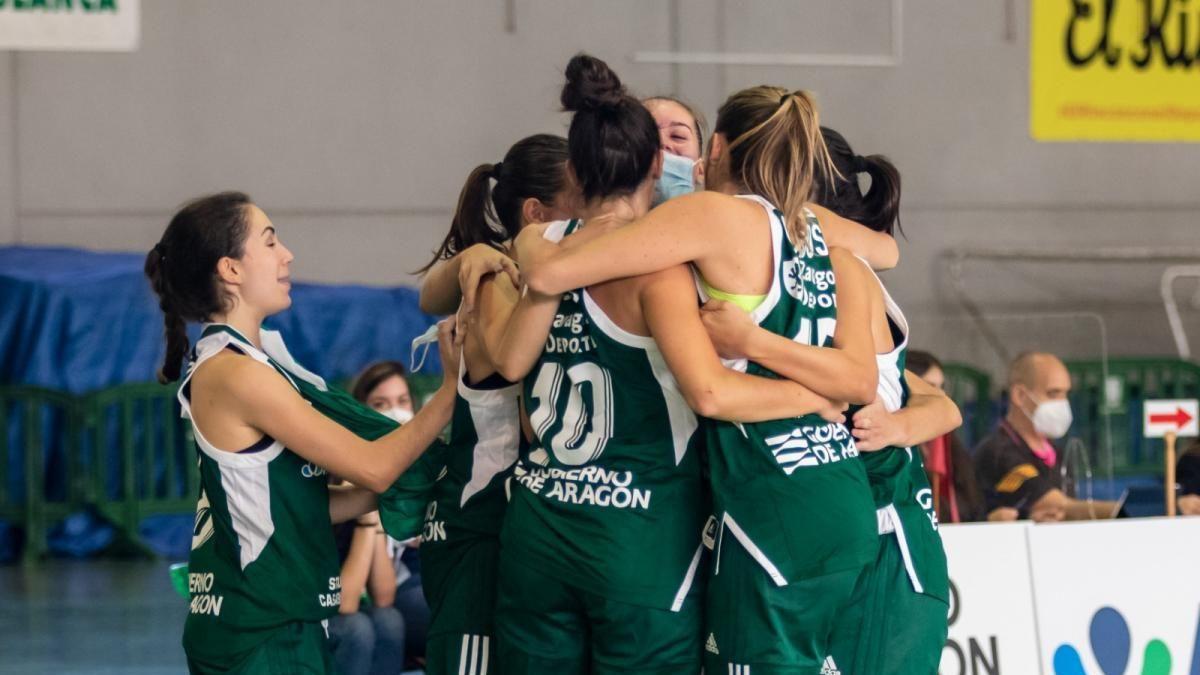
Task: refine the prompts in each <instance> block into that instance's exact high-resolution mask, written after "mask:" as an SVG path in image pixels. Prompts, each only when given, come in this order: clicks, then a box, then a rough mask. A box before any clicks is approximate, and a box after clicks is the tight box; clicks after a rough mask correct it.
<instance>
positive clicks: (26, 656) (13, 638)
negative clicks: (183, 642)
mask: <svg viewBox="0 0 1200 675" xmlns="http://www.w3.org/2000/svg"><path fill="white" fill-rule="evenodd" d="M185 611H186V606H185V604H184V601H183V600H182V599H181V598H180V597H179V596H178V595H176V594H175V591H174V590H172V588H171V582H170V579H168V578H167V564H166V563H164V562H146V561H136V560H131V561H112V560H106V561H66V560H48V561H44V562H42V563H40V564H38V566H37V567H34V568H25V567H22V566H21V565H19V564H18V565H6V566H3V567H0V673H4V674H8V673H14V674H15V673H21V674H22V675H34V674H41V673H47V674H49V673H54V674H55V675H76V674H80V675H81V674H83V673H88V674H89V675H118V674H122V675H125V674H127V675H152V674H153V675H158V674H159V673H164V674H165V673H172V674H174V673H186V672H187V668H186V666H185V665H184V660H183V648H182V647H181V646H180V643H179V640H180V637H181V636H182V634H183V619H184V616H185Z"/></svg>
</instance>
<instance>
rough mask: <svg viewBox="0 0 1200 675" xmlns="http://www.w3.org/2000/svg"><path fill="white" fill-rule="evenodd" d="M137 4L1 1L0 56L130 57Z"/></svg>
mask: <svg viewBox="0 0 1200 675" xmlns="http://www.w3.org/2000/svg"><path fill="white" fill-rule="evenodd" d="M140 9H141V8H140V7H139V0H0V50H6V49H20V50H26V49H29V50H68V51H69V50H80V51H133V50H135V49H137V47H138V40H139V38H140V28H141V19H140V16H139V14H140V12H139V10H140Z"/></svg>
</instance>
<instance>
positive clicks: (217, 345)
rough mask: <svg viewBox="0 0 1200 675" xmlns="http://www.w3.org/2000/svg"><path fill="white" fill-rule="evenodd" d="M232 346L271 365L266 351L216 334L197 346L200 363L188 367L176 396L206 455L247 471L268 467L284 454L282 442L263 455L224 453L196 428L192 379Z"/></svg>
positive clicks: (221, 464) (229, 451)
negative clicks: (190, 387)
mask: <svg viewBox="0 0 1200 675" xmlns="http://www.w3.org/2000/svg"><path fill="white" fill-rule="evenodd" d="M231 344H232V345H235V346H236V347H237V348H238V349H240V350H242V351H243V353H245V354H246V355H247V356H250V357H251V358H253V359H255V360H256V361H260V362H262V363H264V364H266V363H267V360H266V357H265V355H263V354H262V352H259V351H258V350H256V349H254V348H253V347H252V346H250V345H247V344H245V343H244V342H242V341H241V340H238V339H237V338H235V337H233V336H232V335H230V334H229V333H216V334H214V335H209V336H208V337H205V338H201V339H200V341H199V342H197V343H196V360H195V361H193V362H192V364H191V366H189V367H188V371H187V374H186V375H185V376H184V378H183V382H181V383H180V385H179V393H178V394H177V396H176V398H178V399H179V407H180V413H179V414H180V416H181V417H183V418H185V419H187V420H188V421H189V422H191V425H192V433H193V435H195V437H196V445H198V446H200V450H201V451H202V452H204V454H205V455H208V457H209V458H210V459H212V460H213V461H214V462H216V463H217V464H218V465H220V466H223V467H228V468H233V469H247V468H251V467H256V466H265V465H266V464H267V463H268V462H270V461H271V460H273V459H275V458H276V457H278V456H279V454H280V453H281V452H283V444H282V443H280V442H279V441H274V442H273V443H271V445H269V446H267V448H266V449H264V450H262V451H259V452H247V453H242V452H236V451H231V450H222V449H220V448H218V447H217V446H215V445H213V444H212V443H209V442H208V439H207V438H205V437H204V434H203V433H202V432H201V431H200V427H199V426H197V425H196V420H195V419H193V418H192V405H191V401H190V400H189V399H188V396H187V395H186V390H187V385H188V383H190V382H191V380H192V376H193V375H195V374H196V371H197V370H198V369H199V368H200V366H201V365H203V364H204V362H205V361H207V360H209V359H211V358H212V357H214V356H216V355H217V354H220V353H221V351H223V350H224V349H225V347H227V346H229V345H231ZM259 356H262V358H259ZM293 385H294V383H293Z"/></svg>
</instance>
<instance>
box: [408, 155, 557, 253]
mask: <svg viewBox="0 0 1200 675" xmlns="http://www.w3.org/2000/svg"><path fill="white" fill-rule="evenodd" d="M566 162H567V139H565V138H563V137H562V136H554V135H551V134H536V135H533V136H529V137H528V138H522V139H521V140H519V141H517V142H516V143H515V144H514V145H513V146H512V147H511V148H509V149H508V152H507V153H505V155H504V159H503V161H500V162H497V163H496V164H480V165H479V166H477V167H475V170H474V171H472V172H471V174H470V175H469V176H467V182H466V184H465V185H463V189H462V192H460V193H459V195H458V208H457V209H456V210H455V211H454V220H452V221H451V222H450V232H449V233H448V234H447V235H446V238H445V239H443V240H442V244H441V246H439V247H438V250H437V252H436V253H434V255H433V259H432V260H430V261H429V263H428V264H426V265H425V266H424V267H422V268H421V269H419V270H417V274H421V273H424V272H427V271H429V268H431V267H433V266H434V265H436V264H437V262H438V261H439V260H445V259H447V258H453V257H454V255H455V254H456V253H458V252H459V251H463V250H466V249H468V248H470V247H471V246H474V245H475V244H488V245H490V246H496V247H499V246H500V245H501V244H503V243H504V242H505V241H508V240H509V239H512V238H513V237H516V236H517V233H518V232H520V231H521V206H522V205H523V204H524V202H525V200H526V199H528V198H530V197H534V198H536V199H538V200H540V201H542V202H545V203H550V202H552V201H553V200H554V197H555V196H557V195H558V193H560V192H562V189H563V186H564V185H565V184H566V173H565V170H566ZM492 181H496V185H495V187H492V186H491V185H492Z"/></svg>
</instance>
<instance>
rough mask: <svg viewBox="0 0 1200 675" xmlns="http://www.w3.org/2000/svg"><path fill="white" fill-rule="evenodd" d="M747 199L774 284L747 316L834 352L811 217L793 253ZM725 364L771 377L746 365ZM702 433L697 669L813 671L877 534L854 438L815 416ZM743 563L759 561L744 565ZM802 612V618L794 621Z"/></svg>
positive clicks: (773, 218)
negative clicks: (707, 538)
mask: <svg viewBox="0 0 1200 675" xmlns="http://www.w3.org/2000/svg"><path fill="white" fill-rule="evenodd" d="M743 198H745V199H751V200H753V201H756V202H758V203H759V204H760V205H762V207H763V208H764V209H765V210H766V212H767V214H768V219H769V222H770V228H771V239H772V247H773V248H772V250H773V254H774V256H773V258H774V260H773V266H774V270H775V278H774V280H773V281H772V283H771V288H770V290H769V291H768V294H767V297H766V299H765V300H764V301H763V302H762V304H760V305H759V306H758V307H757V308H756V309H755V310H754V311H753V312H751V317H752V318H753V320H754V321H755V322H756V323H757V324H758V325H759V326H761V327H762V328H764V329H766V330H769V331H771V332H772V333H775V334H776V335H782V336H785V337H788V338H790V339H793V340H795V341H796V342H799V343H801V344H807V345H814V346H821V347H828V346H830V345H831V344H832V342H833V334H834V331H835V329H836V326H837V296H836V280H835V278H834V272H833V265H832V263H831V262H830V260H829V249H828V247H827V246H826V243H825V239H824V236H823V235H822V233H821V228H820V225H819V223H818V222H817V219H816V217H815V216H814V215H813V214H812V213H807V212H806V215H805V217H806V224H807V234H806V236H805V239H804V244H803V247H801V248H797V247H796V246H795V245H794V244H793V242H792V241H791V239H790V238H789V236H788V233H787V229H786V226H785V225H784V221H783V214H782V213H780V212H779V210H778V209H776V208H775V207H774V206H772V205H771V204H770V203H769V202H767V201H766V200H765V199H762V198H761V197H758V196H753V195H743ZM727 365H730V366H731V367H733V368H736V369H738V370H743V371H745V372H747V373H749V374H753V375H761V376H764V377H778V375H777V374H775V373H773V372H771V371H769V370H767V369H765V368H763V367H761V366H759V365H758V364H755V363H748V362H746V361H745V360H741V361H733V362H728V363H727ZM703 433H704V435H705V439H704V440H705V445H706V447H707V450H708V458H709V463H708V465H709V471H710V480H711V483H712V492H713V504H714V512H715V517H716V525H717V535H716V539H717V542H716V549H715V551H714V556H713V567H712V574H711V578H710V580H709V590H708V593H709V600H708V609H709V611H708V617H707V621H708V631H706V632H707V635H706V636H705V639H706V645H705V646H706V651H705V669H706V671H707V672H710V673H725V672H727V671H728V672H734V671H736V672H749V671H748V670H745V669H746V668H748V667H752V668H753V672H754V673H767V672H776V671H773V670H771V669H772V668H776V669H782V670H781V671H779V672H799V671H795V670H794V669H796V668H808V667H811V666H813V665H814V664H816V665H817V666H818V667H819V666H820V665H821V663H822V661H823V659H824V656H825V655H827V654H828V653H829V652H828V641H829V634H830V632H831V631H832V626H833V619H834V617H835V616H836V614H837V613H838V612H839V611H840V610H841V608H842V607H843V606H844V605H845V603H846V602H848V601H849V596H850V592H851V590H852V589H853V585H854V581H855V580H856V579H857V577H858V576H859V575H860V574H861V573H862V572H863V570H865V568H866V566H867V565H868V564H869V563H870V562H871V561H872V560H873V558H874V555H875V549H876V542H877V539H878V536H877V534H876V530H877V525H876V518H875V508H874V504H873V501H872V498H871V492H870V488H869V486H868V483H867V476H866V471H865V470H864V467H863V463H862V461H861V460H860V458H859V456H858V449H857V448H856V447H855V445H854V441H853V438H852V437H851V436H850V432H849V431H848V430H847V429H846V427H845V426H844V425H842V424H831V423H829V422H826V421H825V420H824V419H822V418H821V417H820V416H819V415H815V414H813V415H805V416H802V417H796V418H790V419H781V420H772V421H767V422H757V423H753V424H750V423H747V424H738V423H730V422H720V421H715V420H705V422H704V425H703ZM746 559H750V560H753V561H754V563H755V564H754V565H746V564H741V563H742V562H744V561H745V560H746ZM799 608H803V613H802V615H796V616H793V615H792V614H793V613H794V612H797V611H800V609H799ZM756 627H757V628H756ZM710 644H715V645H718V646H717V647H716V648H715V649H712V648H708V647H709V646H710ZM818 657H820V658H818ZM788 669H793V670H788Z"/></svg>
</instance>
